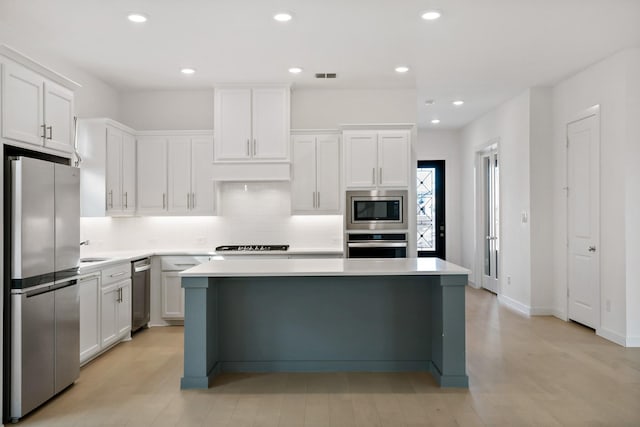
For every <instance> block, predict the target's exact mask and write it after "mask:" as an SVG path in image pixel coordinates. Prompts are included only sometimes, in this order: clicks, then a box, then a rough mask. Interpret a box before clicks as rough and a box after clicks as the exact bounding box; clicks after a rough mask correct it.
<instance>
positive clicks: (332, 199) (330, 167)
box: [316, 135, 341, 213]
mask: <svg viewBox="0 0 640 427" xmlns="http://www.w3.org/2000/svg"><path fill="white" fill-rule="evenodd" d="M340 170H341V162H340V137H339V136H338V135H319V136H318V137H317V139H316V176H317V178H316V191H317V193H318V194H317V196H316V197H317V201H316V210H317V211H321V212H327V213H336V212H338V211H340V200H341V197H340Z"/></svg>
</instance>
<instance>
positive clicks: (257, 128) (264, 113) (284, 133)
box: [252, 88, 289, 160]
mask: <svg viewBox="0 0 640 427" xmlns="http://www.w3.org/2000/svg"><path fill="white" fill-rule="evenodd" d="M252 100H253V115H252V117H253V127H252V130H253V153H252V156H253V158H254V159H257V160H258V159H259V160H288V158H289V88H286V89H285V88H262V89H253V97H252Z"/></svg>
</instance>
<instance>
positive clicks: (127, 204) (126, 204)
mask: <svg viewBox="0 0 640 427" xmlns="http://www.w3.org/2000/svg"><path fill="white" fill-rule="evenodd" d="M128 207H129V197H128V196H127V192H126V191H125V192H124V208H125V209H127V208H128Z"/></svg>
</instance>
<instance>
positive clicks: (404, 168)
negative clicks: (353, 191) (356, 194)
mask: <svg viewBox="0 0 640 427" xmlns="http://www.w3.org/2000/svg"><path fill="white" fill-rule="evenodd" d="M344 145H345V149H344V151H345V175H346V178H345V180H346V187H347V188H370V189H375V188H402V187H407V186H408V185H409V177H410V176H411V174H410V172H411V171H410V169H409V161H410V132H409V131H405V130H380V131H345V132H344Z"/></svg>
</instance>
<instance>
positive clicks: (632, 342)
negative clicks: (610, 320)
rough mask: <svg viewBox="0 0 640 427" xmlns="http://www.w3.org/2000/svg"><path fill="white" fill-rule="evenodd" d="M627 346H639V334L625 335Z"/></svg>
mask: <svg viewBox="0 0 640 427" xmlns="http://www.w3.org/2000/svg"><path fill="white" fill-rule="evenodd" d="M627 347H640V336H636V337H632V336H629V337H627Z"/></svg>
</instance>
